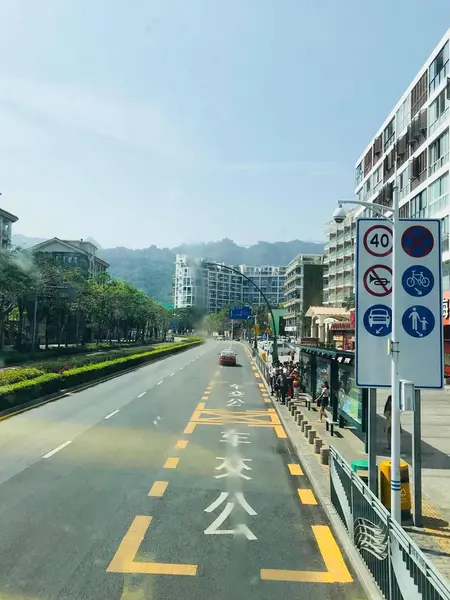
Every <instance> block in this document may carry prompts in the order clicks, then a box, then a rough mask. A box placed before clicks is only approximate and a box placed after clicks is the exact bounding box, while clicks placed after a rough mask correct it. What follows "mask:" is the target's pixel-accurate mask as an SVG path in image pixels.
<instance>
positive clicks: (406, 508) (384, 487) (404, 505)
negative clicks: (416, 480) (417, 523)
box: [380, 460, 411, 518]
mask: <svg viewBox="0 0 450 600" xmlns="http://www.w3.org/2000/svg"><path fill="white" fill-rule="evenodd" d="M380 500H381V503H382V504H383V505H384V506H385V507H386V508H387V509H389V510H390V508H391V461H390V460H383V461H382V462H381V463H380ZM400 503H401V511H402V518H410V517H411V487H410V485H409V470H408V465H407V464H406V463H405V461H404V460H401V461H400Z"/></svg>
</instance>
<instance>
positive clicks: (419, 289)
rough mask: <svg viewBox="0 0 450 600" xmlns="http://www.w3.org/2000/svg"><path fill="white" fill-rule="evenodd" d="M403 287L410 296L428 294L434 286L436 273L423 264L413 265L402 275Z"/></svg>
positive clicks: (418, 296)
mask: <svg viewBox="0 0 450 600" xmlns="http://www.w3.org/2000/svg"><path fill="white" fill-rule="evenodd" d="M402 285H403V289H404V290H405V292H406V293H407V294H409V295H410V296H416V297H417V298H420V297H421V296H426V295H427V294H429V293H430V292H431V290H432V289H433V288H434V275H433V273H432V272H431V271H430V269H427V267H424V266H423V265H412V266H411V267H409V268H408V269H406V270H405V271H404V273H403V275H402Z"/></svg>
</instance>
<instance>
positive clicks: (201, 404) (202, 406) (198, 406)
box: [197, 398, 208, 410]
mask: <svg viewBox="0 0 450 600" xmlns="http://www.w3.org/2000/svg"><path fill="white" fill-rule="evenodd" d="M202 400H203V398H202ZM206 400H208V398H206ZM204 408H205V403H204V402H199V403H198V404H197V410H203V409H204Z"/></svg>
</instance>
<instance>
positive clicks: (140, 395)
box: [137, 392, 147, 398]
mask: <svg viewBox="0 0 450 600" xmlns="http://www.w3.org/2000/svg"><path fill="white" fill-rule="evenodd" d="M146 393H147V392H142V394H139V395H138V396H137V397H138V398H142V396H145V394H146Z"/></svg>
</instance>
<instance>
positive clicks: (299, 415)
mask: <svg viewBox="0 0 450 600" xmlns="http://www.w3.org/2000/svg"><path fill="white" fill-rule="evenodd" d="M304 418H305V415H304V414H303V413H302V412H301V411H300V410H299V411H298V413H297V425H301V424H302V421H303V419H304Z"/></svg>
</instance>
